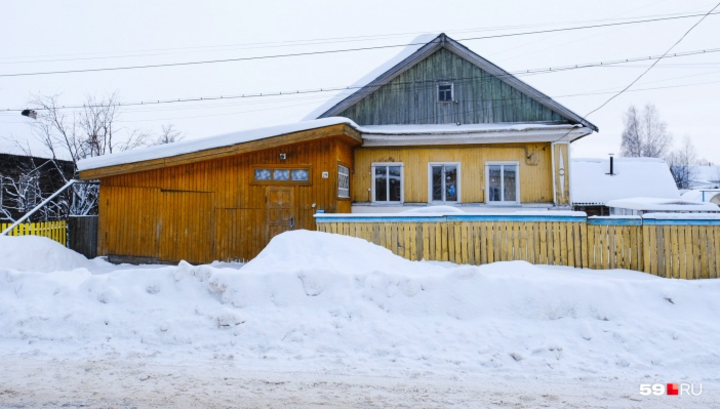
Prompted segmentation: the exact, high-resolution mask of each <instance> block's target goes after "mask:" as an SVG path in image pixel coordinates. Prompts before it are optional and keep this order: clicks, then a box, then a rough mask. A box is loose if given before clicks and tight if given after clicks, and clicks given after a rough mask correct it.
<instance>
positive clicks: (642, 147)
mask: <svg viewBox="0 0 720 409" xmlns="http://www.w3.org/2000/svg"><path fill="white" fill-rule="evenodd" d="M624 122H625V128H624V129H623V133H622V145H621V153H620V154H621V155H622V156H626V157H648V158H662V157H665V156H666V155H667V153H668V150H669V149H670V146H671V144H672V135H670V134H669V133H668V131H667V124H666V123H665V122H663V121H662V120H661V119H660V114H659V113H658V111H657V108H655V105H652V104H647V105H645V108H644V109H643V111H642V112H638V110H637V108H635V106H634V105H631V106H630V107H629V108H628V110H627V111H626V112H625V115H624Z"/></svg>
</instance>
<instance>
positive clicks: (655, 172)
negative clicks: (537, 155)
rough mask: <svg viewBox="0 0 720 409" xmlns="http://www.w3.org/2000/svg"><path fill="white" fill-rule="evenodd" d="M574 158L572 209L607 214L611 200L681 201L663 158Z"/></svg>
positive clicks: (571, 189)
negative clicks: (649, 199)
mask: <svg viewBox="0 0 720 409" xmlns="http://www.w3.org/2000/svg"><path fill="white" fill-rule="evenodd" d="M612 168H613V169H612V173H611V171H610V159H573V160H572V161H571V167H570V172H571V175H572V177H571V178H570V192H571V196H570V197H571V200H572V207H573V210H579V211H584V212H586V213H587V214H588V215H589V216H607V215H609V214H610V208H609V207H607V206H606V204H607V203H608V202H610V201H611V200H617V199H630V198H653V199H670V200H679V199H680V193H679V192H678V189H677V186H676V185H675V181H674V179H673V177H672V174H671V173H670V168H669V167H668V166H667V164H666V163H665V161H664V160H662V159H656V158H613V166H612Z"/></svg>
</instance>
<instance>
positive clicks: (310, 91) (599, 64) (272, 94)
mask: <svg viewBox="0 0 720 409" xmlns="http://www.w3.org/2000/svg"><path fill="white" fill-rule="evenodd" d="M717 52H720V48H711V49H704V50H694V51H686V52H681V53H674V54H672V55H668V54H667V53H666V54H663V55H662V56H647V57H633V58H623V59H617V60H609V61H600V62H594V63H585V64H573V65H567V66H559V67H550V68H538V69H527V70H518V71H515V72H512V73H507V74H503V75H496V76H489V77H486V78H487V80H493V79H499V78H503V77H505V76H526V75H538V74H547V73H553V72H563V71H569V70H576V69H584V68H597V67H610V66H617V65H619V64H627V63H633V62H642V61H652V60H658V59H659V58H665V59H668V58H680V57H689V56H694V55H701V54H712V53H717ZM446 80H448V81H478V80H481V78H479V77H477V76H473V77H464V78H446ZM417 83H432V84H435V83H436V81H435V80H428V81H406V82H399V83H396V85H405V84H417ZM364 87H365V86H346V87H328V88H318V89H305V90H293V91H280V92H262V93H254V94H239V95H220V96H209V97H196V98H178V99H165V100H153V101H138V102H128V103H119V104H117V106H121V107H122V106H148V105H160V104H174V103H187V102H210V101H224V100H233V99H242V98H266V97H280V96H291V95H302V94H315V93H325V92H337V91H345V90H352V89H360V88H364ZM102 106H104V105H101V104H98V105H67V106H60V107H56V109H84V108H97V107H102ZM24 109H25V108H7V109H3V110H0V112H15V111H17V112H20V111H22V110H24ZM32 109H34V110H36V111H40V110H43V109H42V108H32Z"/></svg>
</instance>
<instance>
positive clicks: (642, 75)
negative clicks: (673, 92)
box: [585, 3, 720, 117]
mask: <svg viewBox="0 0 720 409" xmlns="http://www.w3.org/2000/svg"><path fill="white" fill-rule="evenodd" d="M718 7H720V3H718V4H716V5H715V7H713V8H712V9H710V11H708V12H707V13H705V14H704V15H703V16H702V17H701V18H700V20H698V21H697V22H696V23H695V24H693V26H692V27H690V28H689V29H688V30H687V31H686V32H685V33H684V34H683V35H682V36H681V37H680V38H679V39H678V40H677V41H676V42H675V44H673V45H672V46H670V48H668V50H667V51H665V53H664V54H663V55H661V56H660V58H658V59H656V60H655V62H653V63H652V64H651V65H650V66H649V67H648V68H647V69H646V70H645V71H643V72H642V73H641V74H640V75H639V76H638V77H637V78H635V79H634V80H633V81H632V82H631V83H630V84H628V85H627V86H626V87H625V88H623V89H622V90H620V91H619V92H618V93H617V94H615V95H613V96H611V97H610V98H608V99H607V101H605V102H603V103H602V104H601V105H600V106H599V107H597V108H595V109H593V110H592V111H590V112H588V113H587V114H586V115H585V117H588V116H590V115H591V114H593V113H595V112H597V111H599V110H600V109H602V108H603V107H604V106H605V105H607V104H608V103H610V101H612V100H613V99H615V98H617V97H619V96H620V95H622V94H623V93H624V92H625V91H627V90H628V89H630V87H632V86H633V85H635V83H637V82H638V81H640V78H642V77H644V76H645V74H647V73H648V72H650V70H652V69H653V67H655V66H656V65H657V64H658V63H659V62H660V61H662V59H663V58H665V56H667V55H668V54H669V53H670V51H672V49H673V48H675V46H677V45H678V44H680V42H681V41H682V40H684V39H685V37H687V36H688V34H690V32H691V31H693V30H694V29H695V27H697V26H698V25H699V24H700V23H702V22H703V20H705V18H707V16H709V15H710V14H711V13H712V12H713V11H715V9H716V8H718Z"/></svg>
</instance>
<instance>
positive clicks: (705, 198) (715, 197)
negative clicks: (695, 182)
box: [680, 188, 720, 205]
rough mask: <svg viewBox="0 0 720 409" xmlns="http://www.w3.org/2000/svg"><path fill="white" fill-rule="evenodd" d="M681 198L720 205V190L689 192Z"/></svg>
mask: <svg viewBox="0 0 720 409" xmlns="http://www.w3.org/2000/svg"><path fill="white" fill-rule="evenodd" d="M680 197H681V198H682V199H683V200H688V201H692V202H710V203H715V204H716V205H720V189H717V188H715V189H697V190H689V191H687V192H685V193H683V194H682V196H680Z"/></svg>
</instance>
